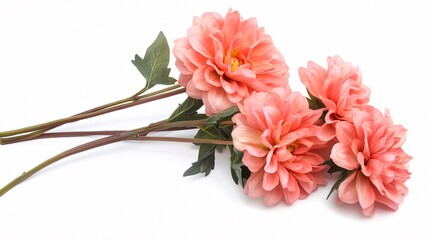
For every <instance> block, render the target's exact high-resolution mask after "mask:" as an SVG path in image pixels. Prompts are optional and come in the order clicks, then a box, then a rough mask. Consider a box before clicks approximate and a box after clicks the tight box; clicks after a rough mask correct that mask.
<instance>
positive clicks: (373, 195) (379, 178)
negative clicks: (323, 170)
mask: <svg viewBox="0 0 429 240" xmlns="http://www.w3.org/2000/svg"><path fill="white" fill-rule="evenodd" d="M405 134H406V129H405V128H404V127H402V126H401V125H395V124H393V123H392V119H391V117H390V114H389V112H388V111H386V112H385V114H384V115H383V114H382V113H381V112H380V111H379V110H377V109H375V108H373V107H367V111H362V112H359V114H357V115H355V117H354V118H353V122H347V121H342V122H339V123H337V124H336V136H337V139H338V141H339V142H338V143H337V144H335V145H334V147H333V148H332V153H331V158H332V160H333V161H334V163H335V164H336V165H338V166H339V167H341V168H344V169H345V170H347V172H346V173H348V175H347V178H345V180H344V181H343V182H342V183H341V185H340V186H339V188H338V198H339V200H340V201H342V202H345V203H349V204H354V203H359V204H360V206H361V208H362V211H363V213H364V215H366V216H372V215H373V214H374V210H375V208H374V206H375V203H376V202H378V203H381V204H383V205H385V206H387V207H389V208H391V209H393V210H396V209H398V205H399V203H401V202H402V200H403V199H404V197H405V195H406V194H407V192H408V188H407V187H406V186H405V181H407V179H408V178H409V176H410V172H409V171H408V161H409V160H411V157H410V156H409V155H407V154H406V153H405V152H404V150H403V149H402V145H403V143H404V142H405Z"/></svg>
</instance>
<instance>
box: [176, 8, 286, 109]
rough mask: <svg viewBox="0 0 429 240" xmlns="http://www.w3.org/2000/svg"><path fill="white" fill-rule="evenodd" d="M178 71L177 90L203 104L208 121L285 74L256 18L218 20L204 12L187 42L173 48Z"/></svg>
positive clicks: (183, 40) (235, 16) (234, 14)
mask: <svg viewBox="0 0 429 240" xmlns="http://www.w3.org/2000/svg"><path fill="white" fill-rule="evenodd" d="M173 54H174V56H175V57H176V66H177V68H178V70H179V71H180V77H179V81H178V83H179V85H181V86H183V87H186V92H187V94H188V95H189V96H190V97H192V98H195V99H202V100H203V102H204V105H205V112H206V114H207V115H209V116H211V115H214V114H216V113H219V112H221V111H223V110H225V109H227V108H229V107H232V106H235V105H236V104H237V103H239V102H240V101H242V100H243V99H245V98H247V97H249V95H250V94H251V93H252V92H254V91H256V92H268V91H269V90H271V89H272V88H274V87H280V86H283V85H284V84H286V83H287V80H288V77H289V73H288V66H287V65H286V63H285V61H284V59H283V56H282V54H281V53H280V52H279V51H278V50H277V49H276V48H275V47H274V44H273V41H272V39H271V37H270V36H269V35H267V34H265V30H264V28H262V27H258V25H257V22H256V19H255V18H250V19H247V20H244V19H243V18H242V17H241V16H240V14H239V13H238V12H237V11H232V10H230V11H228V13H227V14H226V15H225V18H223V17H222V16H221V15H219V14H218V13H214V12H208V13H204V14H203V15H202V16H201V17H195V18H194V21H193V25H192V27H191V28H189V29H188V32H187V35H186V37H183V38H180V39H177V40H176V41H175V45H174V48H173Z"/></svg>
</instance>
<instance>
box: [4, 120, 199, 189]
mask: <svg viewBox="0 0 429 240" xmlns="http://www.w3.org/2000/svg"><path fill="white" fill-rule="evenodd" d="M205 124H207V122H206V120H205V119H202V120H191V121H180V122H171V123H164V124H162V125H157V126H147V127H143V128H137V129H134V130H131V131H127V132H123V133H120V134H116V135H112V136H108V137H104V138H101V139H97V140H95V141H91V142H88V143H85V144H82V145H79V146H77V147H74V148H71V149H69V150H66V151H64V152H62V153H60V154H57V155H55V156H54V157H52V158H49V159H48V160H46V161H44V162H42V163H41V164H39V165H37V166H36V167H34V168H32V169H30V170H29V171H28V172H24V173H23V174H21V175H20V176H19V177H17V178H15V179H14V180H13V181H11V182H10V183H8V184H7V185H6V186H4V187H3V188H2V189H0V197H1V196H3V195H4V194H5V193H7V192H8V191H10V190H11V189H12V188H14V187H15V186H17V185H18V184H20V183H22V182H23V181H25V180H26V179H28V178H29V177H31V176H33V175H34V174H36V173H37V172H39V171H41V170H42V169H44V168H46V167H48V166H49V165H51V164H53V163H56V162H58V161H59V160H61V159H63V158H66V157H68V156H71V155H74V154H77V153H80V152H84V151H87V150H90V149H93V148H97V147H101V146H104V145H108V144H112V143H115V142H119V141H123V140H126V139H134V138H138V137H139V136H140V135H141V134H143V135H145V134H147V133H149V132H152V131H157V130H165V129H169V128H175V127H187V126H188V127H190V126H194V127H199V126H202V125H205Z"/></svg>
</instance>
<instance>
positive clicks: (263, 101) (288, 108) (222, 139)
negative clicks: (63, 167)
mask: <svg viewBox="0 0 429 240" xmlns="http://www.w3.org/2000/svg"><path fill="white" fill-rule="evenodd" d="M172 52H173V55H174V57H175V59H176V62H175V65H176V67H177V69H178V70H179V71H180V76H179V78H178V80H177V81H176V79H174V78H173V77H171V76H170V71H171V69H170V68H168V65H169V63H170V49H169V46H168V43H167V40H166V37H165V36H164V34H163V33H162V32H160V33H159V35H158V37H157V38H156V40H155V41H154V42H153V43H152V44H151V45H150V46H149V47H148V48H147V51H146V53H145V55H144V57H143V58H141V57H140V56H139V55H136V56H135V59H134V60H132V63H133V64H134V65H135V66H136V68H137V69H138V71H139V72H140V73H141V74H142V75H143V77H144V78H145V79H146V84H145V86H144V87H143V88H142V89H141V90H140V91H138V92H137V93H136V94H134V95H132V96H131V97H127V98H124V99H121V100H118V101H114V102H112V103H108V104H105V105H102V106H99V107H95V108H92V109H90V110H87V111H84V112H81V113H78V114H76V115H73V116H71V117H67V118H62V119H58V120H54V121H50V122H47V123H43V124H38V125H34V126H29V127H25V128H21V129H17V130H11V131H4V132H0V143H1V144H11V143H16V142H21V141H27V140H36V139H40V138H52V137H73V136H88V135H105V136H104V137H101V138H99V139H97V140H94V141H91V142H88V143H85V144H82V145H79V146H76V147H74V148H72V149H69V150H66V151H64V152H62V153H60V154H58V155H55V156H53V157H51V158H49V159H48V160H46V161H44V162H42V163H40V164H39V165H37V166H36V167H34V168H33V169H30V170H29V171H27V172H24V173H23V174H22V175H20V176H18V177H17V178H16V179H14V180H13V181H11V182H10V183H9V184H7V185H6V186H4V187H3V188H1V189H0V196H3V195H4V194H5V193H6V192H8V191H9V190H11V189H12V188H14V187H15V186H17V185H18V184H19V183H21V182H23V181H25V180H26V179H28V178H29V177H31V176H32V175H34V174H36V173H37V172H39V171H40V170H42V169H43V168H45V167H47V166H49V165H51V164H53V163H56V162H57V161H59V160H61V159H63V158H66V157H68V156H70V155H73V154H77V153H80V152H83V151H87V150H90V149H93V148H97V147H100V146H103V145H107V144H111V143H115V142H119V141H125V140H139V141H176V142H189V143H193V144H195V145H196V146H197V147H198V148H199V153H198V158H197V161H196V162H194V163H193V164H192V166H191V167H190V168H189V169H187V170H186V171H185V172H184V176H190V175H195V174H200V173H203V174H205V175H206V176H207V175H208V174H209V173H210V171H211V170H213V169H214V166H215V155H216V154H215V153H216V151H217V150H218V151H223V150H227V151H229V152H230V154H231V157H230V161H231V175H232V178H233V181H234V182H235V183H236V184H241V185H242V186H243V187H244V193H245V194H246V195H248V196H249V197H252V198H263V199H264V203H265V204H266V205H275V204H277V203H279V202H280V201H285V202H286V203H287V204H292V203H294V202H295V201H296V200H298V199H305V198H306V197H307V196H308V195H309V194H310V193H312V192H313V191H315V190H316V189H317V187H318V186H319V185H324V184H327V176H328V175H329V174H331V175H334V176H335V177H336V178H337V180H336V181H335V182H334V183H333V184H332V188H331V190H330V192H329V195H328V197H329V196H330V195H331V194H333V193H334V191H336V190H337V193H338V200H339V201H341V202H344V203H348V204H357V203H358V204H359V206H360V207H361V208H362V212H363V214H364V215H365V216H372V215H373V214H374V211H375V205H376V203H377V204H381V205H384V206H387V207H388V208H390V209H393V210H396V209H397V208H398V205H399V204H400V203H401V202H402V200H403V199H404V197H405V196H406V194H407V192H408V189H407V187H406V185H405V182H406V181H407V179H409V176H410V172H409V171H408V162H409V161H410V160H411V156H409V155H408V154H406V153H405V152H404V150H403V148H402V145H403V144H404V142H405V135H406V132H407V130H406V129H405V128H404V127H403V126H402V125H397V124H394V123H393V122H392V119H391V116H390V114H389V111H387V110H386V111H385V112H384V113H383V112H381V111H380V110H378V109H377V108H375V107H373V106H371V105H369V104H368V102H369V96H370V89H369V88H368V87H367V86H365V85H363V84H362V76H361V72H360V70H359V68H358V67H356V66H354V65H353V64H351V63H350V62H346V61H344V60H343V59H342V58H341V57H339V56H332V57H328V58H327V67H326V68H325V67H323V66H321V65H319V64H316V63H314V62H312V61H310V62H308V64H307V67H301V68H299V69H298V71H299V77H300V80H301V82H302V83H303V84H304V85H305V87H306V89H307V95H308V97H306V96H304V95H302V94H301V93H299V92H294V91H292V90H291V88H290V86H289V84H288V78H289V73H288V72H289V68H288V65H287V64H286V62H285V60H284V58H283V56H282V54H281V53H280V52H279V50H278V49H277V48H276V47H275V46H274V44H273V41H272V39H271V37H270V36H269V35H268V34H266V33H265V31H264V28H262V27H259V26H258V24H257V21H256V19H254V18H250V19H244V18H243V17H242V16H241V15H240V14H239V12H237V11H232V10H229V11H228V12H227V13H226V15H225V16H224V17H223V16H222V15H220V14H218V13H213V12H207V13H204V14H203V15H202V16H201V17H194V19H193V23H192V26H191V27H190V28H189V29H188V31H187V34H186V36H184V37H183V38H180V39H177V40H175V42H174V47H173V49H172ZM176 82H177V83H176ZM158 85H167V87H164V88H162V89H160V90H153V87H154V86H158ZM185 92H186V95H187V97H186V98H185V99H184V100H183V102H182V103H181V104H180V105H179V106H178V107H177V109H175V110H174V111H173V112H172V113H171V114H170V115H169V117H167V118H165V119H163V120H160V121H158V122H154V123H151V124H149V125H147V126H143V127H141V128H137V129H132V130H129V131H86V132H85V131H75V132H55V131H51V130H53V129H55V128H57V127H59V126H61V125H64V124H67V123H71V122H75V121H80V120H83V119H88V118H92V117H95V116H99V115H102V114H107V113H109V112H113V111H117V110H121V109H125V108H129V107H132V106H136V105H139V104H144V103H148V102H152V101H160V100H161V99H164V98H168V97H170V96H173V95H177V94H181V93H185ZM183 129H195V137H194V138H179V137H161V136H156V132H159V131H180V130H183Z"/></svg>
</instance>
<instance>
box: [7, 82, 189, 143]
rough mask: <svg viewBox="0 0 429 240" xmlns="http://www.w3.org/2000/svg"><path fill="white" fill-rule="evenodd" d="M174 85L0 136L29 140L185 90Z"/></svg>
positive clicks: (15, 140) (16, 139)
mask: <svg viewBox="0 0 429 240" xmlns="http://www.w3.org/2000/svg"><path fill="white" fill-rule="evenodd" d="M173 87H174V86H173ZM173 87H169V88H167V89H164V91H165V90H168V91H167V92H165V93H161V94H158V95H154V93H152V94H148V95H143V96H141V97H140V98H139V99H137V100H133V99H134V98H133V97H131V98H129V99H128V100H127V101H131V102H129V103H122V102H123V101H125V102H127V101H126V99H123V100H120V101H116V102H114V103H111V104H106V105H103V106H100V107H97V108H94V109H93V110H95V111H92V110H88V111H85V112H82V113H80V114H77V115H74V116H71V117H68V118H62V119H58V120H55V121H50V122H47V123H43V124H38V125H34V126H30V127H26V128H21V129H17V130H12V131H5V132H0V137H2V138H0V144H8V143H13V142H17V141H22V140H29V139H32V138H34V137H36V136H39V135H41V134H43V133H44V132H46V131H48V130H50V129H52V128H55V127H58V126H61V125H63V124H65V123H71V122H76V121H79V120H82V119H87V118H91V117H95V116H99V115H102V114H106V113H110V112H114V111H117V110H121V109H125V108H129V107H133V106H137V105H140V104H144V103H148V102H152V101H156V100H159V99H162V98H166V97H170V96H174V95H177V94H180V93H183V92H185V89H184V88H179V89H176V90H173V91H170V90H171V89H174V88H173ZM175 88H178V87H175ZM118 103H122V104H120V105H117V104H118ZM112 104H113V105H112ZM115 104H116V105H115ZM108 105H111V106H108ZM26 132H31V133H29V134H25V135H18V134H22V133H26ZM14 135H18V136H15V137H10V138H5V137H7V136H14Z"/></svg>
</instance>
